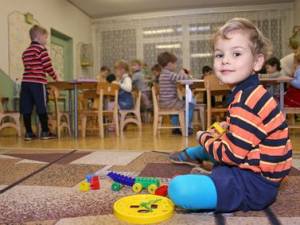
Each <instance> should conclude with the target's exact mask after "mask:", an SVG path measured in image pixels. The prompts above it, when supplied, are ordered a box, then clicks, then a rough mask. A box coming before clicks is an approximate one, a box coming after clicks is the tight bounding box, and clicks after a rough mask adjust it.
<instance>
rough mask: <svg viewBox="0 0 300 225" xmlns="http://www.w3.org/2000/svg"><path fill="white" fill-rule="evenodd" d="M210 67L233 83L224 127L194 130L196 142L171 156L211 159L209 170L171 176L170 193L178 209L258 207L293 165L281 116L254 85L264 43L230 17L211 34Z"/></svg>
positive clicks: (267, 200) (251, 29) (246, 22)
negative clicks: (219, 131)
mask: <svg viewBox="0 0 300 225" xmlns="http://www.w3.org/2000/svg"><path fill="white" fill-rule="evenodd" d="M213 49H214V71H215V74H216V76H217V77H218V78H219V79H220V80H221V81H222V82H223V83H226V84H229V85H232V87H233V89H232V93H231V95H230V96H229V98H228V103H229V107H228V115H227V119H226V123H223V126H224V127H227V131H226V132H225V133H224V134H222V135H219V136H216V135H217V134H216V132H214V130H210V131H198V133H197V140H198V141H199V143H200V146H197V147H191V148H188V149H186V150H184V151H183V152H179V153H174V154H172V155H170V158H171V160H172V161H173V162H178V163H184V162H187V161H188V162H189V163H190V161H191V160H194V161H196V160H208V159H212V160H213V161H214V163H215V165H214V168H213V169H212V173H211V174H210V175H209V176H205V175H200V174H198V175H196V174H193V175H192V174H191V175H181V176H177V177H175V178H174V179H172V180H171V182H170V184H169V197H170V198H171V199H172V200H173V202H174V203H175V204H176V205H178V206H180V207H183V208H186V209H192V210H201V209H205V210H207V209H210V210H215V211H216V212H232V211H236V210H243V211H248V210H262V209H264V208H266V207H267V206H269V205H270V204H272V203H273V202H274V201H275V199H276V196H277V192H278V188H279V185H280V183H281V181H282V180H283V179H284V178H285V177H286V176H287V175H288V173H289V171H290V169H291V166H292V146H291V142H290V140H289V136H288V126H287V123H286V121H285V116H284V115H283V113H282V112H281V111H280V109H279V107H278V104H277V102H276V101H275V99H274V98H273V97H272V96H271V94H269V93H268V92H267V91H266V89H265V88H264V87H263V86H262V85H260V84H259V79H258V75H257V74H256V71H259V70H260V69H261V67H262V66H263V64H264V61H265V58H267V55H268V49H269V41H268V40H267V39H266V38H265V37H264V36H263V34H262V33H261V31H259V30H258V28H257V27H256V26H255V25H254V24H253V23H252V22H250V21H249V20H247V19H242V18H235V19H231V20H229V21H228V22H227V23H226V24H225V25H224V26H222V27H221V28H220V29H219V30H218V31H217V33H216V34H215V35H214V38H213Z"/></svg>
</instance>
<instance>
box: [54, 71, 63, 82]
mask: <svg viewBox="0 0 300 225" xmlns="http://www.w3.org/2000/svg"><path fill="white" fill-rule="evenodd" d="M55 75H56V81H62V79H61V77H60V75H59V74H58V73H55Z"/></svg>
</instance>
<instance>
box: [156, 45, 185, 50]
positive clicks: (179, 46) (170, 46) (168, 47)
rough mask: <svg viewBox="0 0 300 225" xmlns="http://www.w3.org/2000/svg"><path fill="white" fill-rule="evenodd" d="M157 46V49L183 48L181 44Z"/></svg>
mask: <svg viewBox="0 0 300 225" xmlns="http://www.w3.org/2000/svg"><path fill="white" fill-rule="evenodd" d="M155 48H156V49H170V48H181V44H165V45H156V46H155Z"/></svg>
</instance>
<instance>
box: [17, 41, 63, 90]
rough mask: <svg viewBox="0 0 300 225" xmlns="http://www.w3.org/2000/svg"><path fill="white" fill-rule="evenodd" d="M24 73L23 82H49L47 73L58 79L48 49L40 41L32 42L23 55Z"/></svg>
mask: <svg viewBox="0 0 300 225" xmlns="http://www.w3.org/2000/svg"><path fill="white" fill-rule="evenodd" d="M22 59H23V64H24V73H23V78H22V82H31V83H41V84H47V77H46V76H47V74H49V75H50V76H51V77H52V78H53V79H54V80H56V78H57V77H56V74H55V72H54V70H53V67H52V63H51V59H50V57H49V54H48V52H47V49H46V48H45V47H44V46H43V45H41V44H39V43H38V42H35V41H33V42H31V44H30V46H29V47H28V48H27V49H26V50H25V51H24V52H23V55H22Z"/></svg>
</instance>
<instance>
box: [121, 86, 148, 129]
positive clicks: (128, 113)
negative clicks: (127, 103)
mask: <svg viewBox="0 0 300 225" xmlns="http://www.w3.org/2000/svg"><path fill="white" fill-rule="evenodd" d="M133 96H134V99H135V105H134V108H133V109H129V110H121V109H120V110H119V113H120V131H121V135H123V130H124V128H125V126H126V125H127V124H129V123H134V124H136V125H137V126H138V128H139V130H140V131H141V130H142V119H141V98H142V92H141V91H133Z"/></svg>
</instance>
